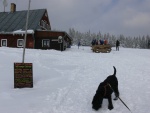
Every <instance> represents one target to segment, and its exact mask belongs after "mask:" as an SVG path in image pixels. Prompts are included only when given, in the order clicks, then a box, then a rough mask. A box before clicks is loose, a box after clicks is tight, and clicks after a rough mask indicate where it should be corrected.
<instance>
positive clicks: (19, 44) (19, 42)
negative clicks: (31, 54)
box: [17, 39, 24, 47]
mask: <svg viewBox="0 0 150 113" xmlns="http://www.w3.org/2000/svg"><path fill="white" fill-rule="evenodd" d="M23 43H24V41H23V39H18V40H17V47H23Z"/></svg>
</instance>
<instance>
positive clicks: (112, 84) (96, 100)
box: [92, 66, 119, 110]
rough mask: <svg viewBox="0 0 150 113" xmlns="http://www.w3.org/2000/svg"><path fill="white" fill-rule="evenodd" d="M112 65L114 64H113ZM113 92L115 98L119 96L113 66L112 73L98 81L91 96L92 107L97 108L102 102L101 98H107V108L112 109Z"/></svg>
mask: <svg viewBox="0 0 150 113" xmlns="http://www.w3.org/2000/svg"><path fill="white" fill-rule="evenodd" d="M113 67H114V66H113ZM113 92H114V93H115V96H116V100H117V97H119V90H118V80H117V77H116V68H115V67H114V74H113V75H110V76H108V77H107V78H106V79H105V80H104V81H103V82H102V83H100V85H99V87H98V89H97V91H96V94H95V96H94V97H93V101H92V105H93V106H92V108H93V109H95V110H98V109H99V108H100V107H101V105H102V102H103V98H106V99H108V103H109V104H108V109H109V110H112V109H113V104H112V98H111V94H112V93H113Z"/></svg>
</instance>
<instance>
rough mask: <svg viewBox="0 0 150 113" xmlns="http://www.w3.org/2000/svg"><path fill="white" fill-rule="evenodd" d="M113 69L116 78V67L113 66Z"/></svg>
mask: <svg viewBox="0 0 150 113" xmlns="http://www.w3.org/2000/svg"><path fill="white" fill-rule="evenodd" d="M113 68H114V74H113V75H114V76H116V68H115V66H113Z"/></svg>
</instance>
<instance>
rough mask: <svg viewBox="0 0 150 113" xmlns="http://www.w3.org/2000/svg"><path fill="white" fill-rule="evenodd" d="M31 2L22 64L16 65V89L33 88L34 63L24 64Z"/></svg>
mask: <svg viewBox="0 0 150 113" xmlns="http://www.w3.org/2000/svg"><path fill="white" fill-rule="evenodd" d="M30 2H31V0H29V5H28V12H27V19H26V28H25V36H24V45H23V57H22V63H14V88H25V87H28V88H33V68H32V63H24V59H25V48H26V38H27V29H28V18H29V10H30Z"/></svg>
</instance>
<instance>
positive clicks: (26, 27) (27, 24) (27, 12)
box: [22, 0, 31, 63]
mask: <svg viewBox="0 0 150 113" xmlns="http://www.w3.org/2000/svg"><path fill="white" fill-rule="evenodd" d="M30 2H31V0H29V5H28V12H27V19H26V31H25V36H24V46H23V57H22V63H24V59H25V48H26V38H27V29H28V19H29V10H30Z"/></svg>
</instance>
